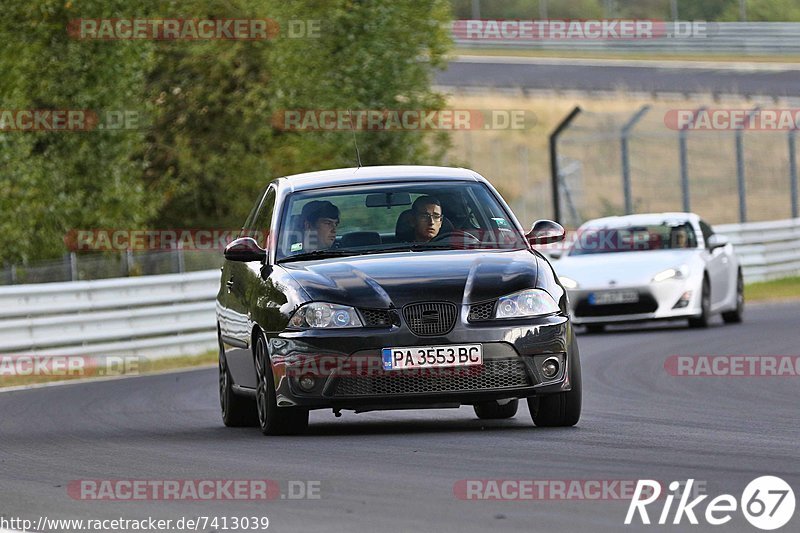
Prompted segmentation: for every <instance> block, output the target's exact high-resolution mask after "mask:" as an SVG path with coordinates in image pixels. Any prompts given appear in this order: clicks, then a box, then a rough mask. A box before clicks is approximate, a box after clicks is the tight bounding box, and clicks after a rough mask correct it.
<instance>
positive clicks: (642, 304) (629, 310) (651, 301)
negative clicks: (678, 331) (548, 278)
mask: <svg viewBox="0 0 800 533" xmlns="http://www.w3.org/2000/svg"><path fill="white" fill-rule="evenodd" d="M656 309H658V302H656V299H655V298H653V296H652V295H651V294H647V293H640V294H639V301H638V302H636V303H628V304H606V305H592V304H590V303H589V298H588V297H587V298H581V299H580V300H579V301H578V303H577V304H576V305H575V316H615V315H637V314H641V313H654V312H655V311H656Z"/></svg>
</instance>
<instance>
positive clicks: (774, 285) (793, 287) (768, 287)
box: [744, 276, 800, 302]
mask: <svg viewBox="0 0 800 533" xmlns="http://www.w3.org/2000/svg"><path fill="white" fill-rule="evenodd" d="M793 298H800V276H795V277H790V278H782V279H776V280H772V281H759V282H757V283H748V284H747V285H745V286H744V299H745V301H747V302H763V301H770V300H790V299H793Z"/></svg>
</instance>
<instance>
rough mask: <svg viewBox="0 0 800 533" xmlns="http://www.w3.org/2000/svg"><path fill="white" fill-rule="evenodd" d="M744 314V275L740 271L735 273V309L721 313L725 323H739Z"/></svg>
mask: <svg viewBox="0 0 800 533" xmlns="http://www.w3.org/2000/svg"><path fill="white" fill-rule="evenodd" d="M743 316H744V277H742V271H741V270H740V271H739V273H738V274H737V275H736V309H734V310H733V311H725V312H724V313H722V320H723V321H724V322H725V323H726V324H739V323H740V322H741V321H742V317H743Z"/></svg>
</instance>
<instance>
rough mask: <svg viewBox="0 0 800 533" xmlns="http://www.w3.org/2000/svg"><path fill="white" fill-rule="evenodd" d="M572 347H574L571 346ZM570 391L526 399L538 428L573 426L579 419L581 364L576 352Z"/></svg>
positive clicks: (573, 360)
mask: <svg viewBox="0 0 800 533" xmlns="http://www.w3.org/2000/svg"><path fill="white" fill-rule="evenodd" d="M573 346H574V345H573ZM571 366H572V369H571V372H570V381H571V383H572V390H570V391H567V392H559V393H557V394H548V395H546V396H534V397H532V398H528V410H530V412H531V418H532V419H533V423H534V424H536V425H537V426H539V427H564V426H574V425H575V424H577V423H578V420H580V418H581V401H582V393H581V362H580V357H579V355H578V353H577V351H576V352H575V354H574V357H573V358H572V365H571Z"/></svg>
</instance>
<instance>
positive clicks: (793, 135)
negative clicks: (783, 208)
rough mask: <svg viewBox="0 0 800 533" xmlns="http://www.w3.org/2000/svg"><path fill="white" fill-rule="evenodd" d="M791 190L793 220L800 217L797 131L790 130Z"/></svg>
mask: <svg viewBox="0 0 800 533" xmlns="http://www.w3.org/2000/svg"><path fill="white" fill-rule="evenodd" d="M789 189H790V190H791V193H790V195H791V197H792V198H791V202H792V218H797V217H798V216H800V214H798V208H797V129H796V128H795V129H791V130H789Z"/></svg>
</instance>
